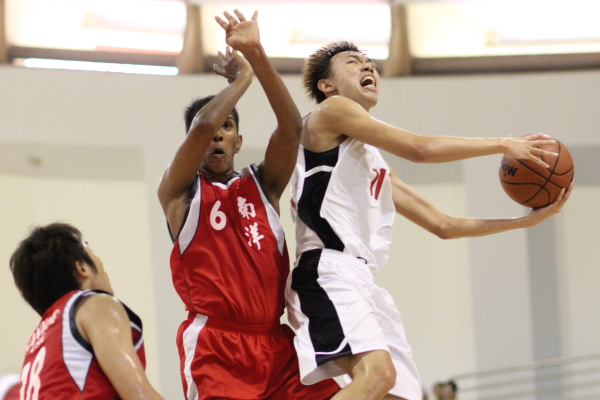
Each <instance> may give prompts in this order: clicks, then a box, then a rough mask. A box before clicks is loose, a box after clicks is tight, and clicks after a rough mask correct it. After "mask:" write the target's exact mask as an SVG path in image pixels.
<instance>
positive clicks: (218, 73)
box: [213, 64, 225, 77]
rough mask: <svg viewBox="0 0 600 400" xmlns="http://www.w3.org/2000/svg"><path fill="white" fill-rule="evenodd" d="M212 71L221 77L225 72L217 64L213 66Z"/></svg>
mask: <svg viewBox="0 0 600 400" xmlns="http://www.w3.org/2000/svg"><path fill="white" fill-rule="evenodd" d="M213 71H215V73H216V74H217V75H221V76H223V77H224V76H225V70H224V69H223V68H221V67H219V66H218V65H217V64H213Z"/></svg>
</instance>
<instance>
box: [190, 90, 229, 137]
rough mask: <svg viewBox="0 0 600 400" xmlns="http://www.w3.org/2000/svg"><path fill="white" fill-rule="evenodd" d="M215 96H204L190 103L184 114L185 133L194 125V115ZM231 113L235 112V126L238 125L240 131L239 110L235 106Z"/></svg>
mask: <svg viewBox="0 0 600 400" xmlns="http://www.w3.org/2000/svg"><path fill="white" fill-rule="evenodd" d="M214 98H215V96H214V95H211V96H206V97H202V98H199V99H196V100H194V101H192V102H191V103H190V105H189V106H187V107H186V109H185V112H184V116H183V117H184V120H185V133H186V134H187V133H188V132H189V131H190V127H191V126H192V121H193V120H194V117H195V116H196V114H198V111H200V109H201V108H202V107H204V106H205V105H206V104H208V102H210V101H211V100H212V99H214ZM231 113H232V114H233V119H234V120H235V126H236V127H237V131H238V133H239V131H240V116H239V114H238V112H237V110H236V109H235V107H234V108H233V110H231Z"/></svg>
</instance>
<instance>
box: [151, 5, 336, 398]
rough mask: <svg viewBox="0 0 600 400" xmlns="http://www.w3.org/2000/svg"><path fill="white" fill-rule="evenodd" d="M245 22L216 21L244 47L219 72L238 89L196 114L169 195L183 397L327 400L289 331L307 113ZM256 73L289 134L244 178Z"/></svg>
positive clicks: (191, 113)
mask: <svg viewBox="0 0 600 400" xmlns="http://www.w3.org/2000/svg"><path fill="white" fill-rule="evenodd" d="M235 14H236V16H235V17H234V16H232V15H230V14H229V13H224V15H225V18H226V19H227V21H225V20H223V19H221V18H220V17H217V18H216V19H217V21H218V22H219V24H220V25H221V26H222V27H223V29H224V30H225V32H226V42H227V45H229V46H231V48H233V49H234V50H233V51H229V49H228V50H227V51H226V53H225V55H221V61H222V63H223V65H222V67H215V72H216V73H217V74H219V75H221V76H223V77H225V78H227V80H228V82H229V85H228V86H227V87H226V88H225V89H223V90H222V91H221V92H220V93H219V94H217V95H216V96H210V97H207V98H203V99H201V100H197V101H195V102H194V103H192V104H191V105H190V106H189V107H188V109H187V110H186V114H185V121H186V132H187V136H186V138H185V140H184V141H183V143H182V144H181V146H180V147H179V149H178V150H177V152H176V153H175V156H174V158H173V160H172V162H171V164H170V165H169V166H168V167H167V169H166V170H165V172H164V174H163V176H162V179H161V181H160V184H159V188H158V197H159V200H160V203H161V206H162V208H163V211H164V213H165V216H166V218H167V222H168V227H169V230H170V234H171V237H172V239H173V241H174V248H173V252H172V253H171V272H172V277H173V283H174V285H175V289H176V291H177V293H178V294H179V296H180V297H181V299H182V301H183V302H184V304H185V306H186V309H187V310H188V311H189V317H188V319H187V320H186V321H184V322H183V323H182V324H181V326H180V328H179V331H178V333H177V346H178V349H179V355H180V361H181V375H182V381H183V385H184V393H185V397H186V399H188V400H192V399H257V400H258V399H273V400H276V399H281V400H292V399H328V398H330V397H331V396H332V395H333V394H334V393H336V392H337V391H338V390H339V385H337V383H335V381H334V380H325V381H322V382H319V383H318V384H315V385H312V386H305V385H302V383H301V382H300V375H299V369H298V359H297V356H296V352H295V350H294V345H293V332H292V330H291V329H290V328H289V326H287V325H282V324H281V323H280V318H281V316H282V314H283V311H284V306H285V304H284V289H285V282H286V278H287V275H288V273H289V270H290V265H289V258H288V254H287V247H286V243H285V238H284V233H283V229H282V227H281V223H280V220H279V199H280V197H281V194H282V193H283V190H284V188H285V187H286V185H287V184H288V182H289V178H290V176H291V174H292V170H293V168H294V164H295V161H296V156H297V152H298V145H299V141H300V132H301V129H302V124H301V119H300V114H299V112H298V109H297V108H296V105H295V104H294V102H293V100H292V98H291V96H290V94H289V92H288V90H287V88H286V87H285V85H284V83H283V81H282V80H281V78H280V77H279V75H278V74H277V72H276V70H275V68H274V67H273V65H272V64H271V62H270V60H269V59H268V58H267V56H266V53H265V51H264V49H263V47H262V45H261V43H260V38H259V30H258V24H257V13H254V15H253V16H252V18H251V20H246V19H245V17H244V15H243V14H241V13H240V12H238V11H237V10H236V12H235ZM236 17H237V18H236ZM237 51H239V52H240V53H241V54H243V55H244V57H245V59H244V57H242V56H241V55H240V54H238V53H237ZM246 60H247V61H246ZM253 70H254V74H256V76H257V77H258V80H259V82H260V84H261V85H262V88H263V90H264V92H265V94H266V96H267V98H268V100H269V103H270V105H271V107H272V109H273V112H274V113H275V116H276V119H277V124H278V125H277V127H276V129H275V131H274V132H273V134H272V135H271V138H270V140H269V144H268V146H267V149H266V153H265V156H264V160H263V161H262V162H261V163H260V164H259V165H255V164H252V165H250V166H248V167H246V168H244V169H243V170H242V171H241V172H239V173H238V172H236V171H235V169H234V157H235V154H237V153H238V151H240V148H241V146H242V136H241V135H240V134H239V132H238V127H239V118H238V114H237V111H236V110H235V108H234V107H235V105H236V103H237V102H238V101H239V100H240V98H241V97H242V95H243V94H244V93H245V92H246V89H247V88H248V87H249V86H250V83H251V82H252V77H253Z"/></svg>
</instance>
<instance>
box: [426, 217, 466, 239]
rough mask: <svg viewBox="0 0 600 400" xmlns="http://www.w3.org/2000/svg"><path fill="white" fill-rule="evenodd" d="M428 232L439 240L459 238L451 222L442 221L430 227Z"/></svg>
mask: <svg viewBox="0 0 600 400" xmlns="http://www.w3.org/2000/svg"><path fill="white" fill-rule="evenodd" d="M429 231H430V232H431V233H433V234H434V235H435V236H437V237H438V238H440V239H443V240H448V239H457V238H459V237H460V234H459V232H458V231H457V229H455V226H454V224H452V223H451V221H449V220H447V219H444V220H441V221H440V222H439V223H438V224H436V225H434V226H432V227H431V228H430V229H429Z"/></svg>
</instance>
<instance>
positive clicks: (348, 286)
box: [286, 42, 572, 400]
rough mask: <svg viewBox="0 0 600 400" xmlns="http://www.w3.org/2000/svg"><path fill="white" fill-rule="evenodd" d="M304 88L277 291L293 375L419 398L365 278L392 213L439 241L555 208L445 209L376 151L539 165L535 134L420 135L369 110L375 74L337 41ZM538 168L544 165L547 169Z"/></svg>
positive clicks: (384, 303)
mask: <svg viewBox="0 0 600 400" xmlns="http://www.w3.org/2000/svg"><path fill="white" fill-rule="evenodd" d="M303 80H304V86H305V88H306V90H307V92H308V94H309V95H310V97H312V98H313V99H315V100H316V102H317V103H318V105H317V106H316V108H315V109H314V110H313V111H312V112H311V113H310V114H308V115H307V116H306V117H305V118H304V128H303V131H302V138H301V147H300V151H299V154H298V163H297V166H296V168H295V170H294V174H293V176H292V180H291V186H292V194H291V197H292V198H291V200H292V215H293V219H294V221H295V223H296V240H297V247H296V252H297V257H298V258H297V261H296V264H295V267H294V269H293V270H292V273H291V274H290V277H289V279H288V287H287V291H286V296H287V301H288V316H289V319H290V322H291V324H292V326H293V328H294V330H295V332H296V338H295V345H296V350H297V352H298V357H299V360H300V373H301V376H302V381H303V382H304V383H306V384H311V383H314V382H318V381H319V380H321V379H325V378H330V377H334V376H338V375H342V374H348V375H349V376H350V377H351V378H352V380H351V383H349V385H348V386H346V387H345V388H343V389H342V390H341V391H340V392H339V393H338V394H337V395H336V396H335V397H334V399H382V398H389V399H407V400H420V399H421V396H422V393H421V391H422V389H421V383H420V379H419V374H418V372H417V368H416V366H415V364H414V362H413V360H412V355H411V354H412V353H411V349H410V346H409V345H408V343H407V341H406V338H405V334H404V329H403V326H402V321H401V318H400V314H399V312H398V310H397V308H396V306H395V305H394V304H393V300H392V297H391V296H390V295H389V293H388V292H387V291H385V290H384V289H382V288H380V287H378V286H377V285H375V284H374V282H373V277H374V275H375V274H376V273H377V272H378V271H379V270H380V269H381V268H383V267H384V266H385V265H386V262H387V258H388V253H389V244H390V237H391V226H392V222H393V219H394V215H395V213H399V214H400V215H402V216H404V217H405V218H407V219H409V220H410V221H412V222H414V223H416V224H417V225H419V226H421V227H423V228H424V229H426V230H428V231H430V232H431V233H433V234H435V235H437V236H439V237H440V238H442V239H453V238H459V237H470V236H481V235H489V234H492V233H497V232H502V231H506V230H510V229H517V228H525V227H531V226H534V225H536V224H538V223H540V222H542V221H543V220H545V219H546V218H548V217H550V216H551V215H553V214H556V213H558V212H559V211H560V210H561V208H562V207H563V205H564V204H565V202H566V201H567V199H568V197H569V194H570V192H571V190H572V186H571V187H570V188H569V190H567V191H566V192H565V190H564V189H563V191H562V192H561V194H560V195H559V197H558V199H557V200H556V202H555V203H553V204H551V205H549V206H548V207H545V208H540V209H535V210H532V211H531V213H529V215H527V216H524V217H520V218H512V219H489V220H485V219H472V218H457V217H451V216H448V215H446V214H444V213H442V212H441V211H439V210H437V209H436V208H435V207H434V206H433V205H432V204H431V203H430V202H429V201H427V200H426V199H425V198H424V197H423V196H421V195H420V194H419V193H417V192H416V191H415V190H414V189H412V188H411V187H409V186H408V185H406V184H405V183H403V182H402V181H401V180H400V179H399V178H398V177H397V176H396V175H395V174H394V172H393V171H391V169H390V167H389V166H388V165H387V164H386V162H385V161H384V159H383V157H382V156H381V154H380V152H379V150H378V148H379V149H383V150H385V151H387V152H389V153H391V154H393V155H396V156H398V157H402V158H405V159H407V160H409V161H413V162H428V163H440V162H448V161H455V160H462V159H465V158H469V157H477V156H485V155H490V154H496V153H502V154H505V155H507V156H509V157H515V158H523V159H529V160H532V161H534V162H536V163H538V164H542V165H545V163H544V162H543V161H542V160H540V159H539V158H538V156H539V155H547V154H552V153H550V152H548V151H544V150H541V149H538V148H536V147H535V146H537V145H542V144H546V143H549V141H548V140H542V139H539V137H540V135H537V134H534V135H528V136H525V137H522V138H462V137H448V136H432V137H427V136H420V135H416V134H414V133H411V132H408V131H405V130H403V129H400V128H397V127H394V126H391V125H389V124H386V123H384V122H381V121H378V120H376V119H375V118H373V117H371V115H370V114H369V110H370V109H371V108H372V107H373V106H375V105H376V104H377V100H378V96H379V90H380V84H381V82H380V77H379V73H378V71H377V68H376V66H375V64H374V62H373V60H371V59H369V58H368V57H366V56H365V55H364V54H363V52H362V51H360V50H359V49H358V48H357V47H356V46H355V45H353V44H352V43H348V42H336V43H332V44H330V45H328V46H326V47H324V48H321V49H320V50H318V51H317V52H315V53H314V54H313V55H311V56H310V57H309V58H308V60H307V62H306V64H305V69H304V72H303ZM546 167H547V165H546Z"/></svg>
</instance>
